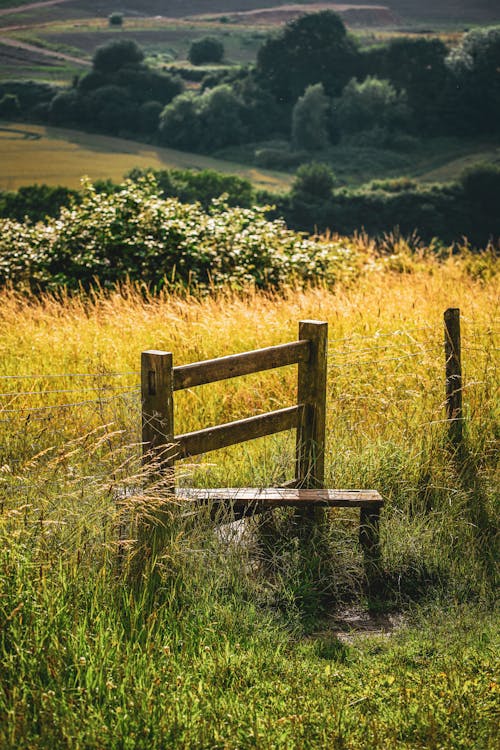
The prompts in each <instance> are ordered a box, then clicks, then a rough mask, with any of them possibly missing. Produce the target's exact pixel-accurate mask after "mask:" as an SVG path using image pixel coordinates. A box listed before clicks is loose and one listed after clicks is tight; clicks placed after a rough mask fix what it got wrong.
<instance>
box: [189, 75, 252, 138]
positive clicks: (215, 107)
mask: <svg viewBox="0 0 500 750" xmlns="http://www.w3.org/2000/svg"><path fill="white" fill-rule="evenodd" d="M199 111H200V117H201V120H202V132H203V138H202V147H203V148H204V149H205V150H207V151H215V150H217V149H219V148H224V147H225V146H231V145H234V144H238V143H242V142H243V141H244V140H245V136H246V128H245V125H244V123H243V112H244V107H243V103H242V102H241V100H240V99H239V97H238V96H237V94H236V93H235V92H234V91H233V89H232V88H231V86H229V85H227V84H223V85H222V86H216V88H214V89H210V90H209V91H207V92H206V93H205V94H203V95H202V96H201V97H200V110H199Z"/></svg>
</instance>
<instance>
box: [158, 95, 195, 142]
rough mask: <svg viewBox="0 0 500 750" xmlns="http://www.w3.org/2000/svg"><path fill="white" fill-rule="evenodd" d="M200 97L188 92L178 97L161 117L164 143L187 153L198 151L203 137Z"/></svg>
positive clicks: (161, 133) (161, 131)
mask: <svg viewBox="0 0 500 750" xmlns="http://www.w3.org/2000/svg"><path fill="white" fill-rule="evenodd" d="M199 99H200V97H199V96H196V94H194V92H192V91H188V92H186V93H184V94H181V95H180V96H176V97H175V99H173V101H172V102H170V104H167V106H166V107H165V108H164V109H163V111H162V113H161V115H160V124H159V132H160V139H161V141H162V143H164V144H165V145H166V146H170V147H171V148H180V149H184V150H186V151H189V150H190V149H191V150H197V149H198V148H199V144H200V141H201V137H202V123H201V119H200V114H199Z"/></svg>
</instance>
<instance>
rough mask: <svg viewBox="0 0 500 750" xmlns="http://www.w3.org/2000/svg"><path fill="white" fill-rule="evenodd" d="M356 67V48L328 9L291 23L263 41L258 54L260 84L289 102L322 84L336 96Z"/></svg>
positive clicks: (338, 19) (353, 74)
mask: <svg viewBox="0 0 500 750" xmlns="http://www.w3.org/2000/svg"><path fill="white" fill-rule="evenodd" d="M358 68H359V53H358V49H357V45H356V43H355V41H354V39H352V38H351V37H350V36H348V35H347V32H346V28H345V26H344V24H343V22H342V20H341V19H340V17H339V16H338V15H337V14H335V13H333V12H332V11H330V10H326V11H321V12H319V13H308V14H306V15H304V16H301V17H300V18H298V19H297V20H295V21H291V22H290V23H289V24H287V25H286V26H285V28H284V29H283V31H281V32H280V33H279V34H278V35H277V36H275V37H270V38H269V39H268V40H267V41H265V42H264V44H263V45H262V47H261V48H260V50H259V52H258V55H257V75H258V78H259V81H260V83H261V85H262V86H263V87H265V88H269V90H270V91H272V92H273V93H274V95H275V96H277V97H280V98H281V99H282V100H283V101H284V102H288V103H293V102H294V101H296V100H297V98H298V97H299V96H301V95H302V93H303V92H304V91H305V89H306V88H307V86H309V85H310V84H314V83H322V84H323V86H324V89H325V92H326V93H327V94H328V95H330V96H338V95H339V94H340V92H341V91H342V88H343V87H344V86H345V84H346V83H347V81H349V80H350V78H352V77H353V76H355V75H356V74H357V72H358Z"/></svg>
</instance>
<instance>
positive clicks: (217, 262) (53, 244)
mask: <svg viewBox="0 0 500 750" xmlns="http://www.w3.org/2000/svg"><path fill="white" fill-rule="evenodd" d="M0 230H1V231H0V282H1V283H5V282H7V281H11V282H13V283H15V284H16V285H19V284H23V283H24V284H26V285H31V286H33V287H38V288H55V287H57V286H59V285H61V284H64V285H67V286H68V287H69V288H73V289H77V288H79V286H81V285H83V286H85V287H88V286H90V285H91V284H92V283H93V282H95V281H96V280H98V281H99V282H100V283H101V284H103V285H108V286H109V285H113V284H115V283H116V282H118V281H121V280H125V279H127V278H130V279H131V280H135V281H140V282H143V283H145V284H150V285H154V286H156V287H159V286H162V285H163V284H164V283H165V279H169V280H175V281H176V282H177V283H180V284H190V285H192V286H193V287H198V288H201V289H203V288H209V287H213V286H221V285H227V284H229V285H230V286H233V287H241V286H245V285H247V284H254V285H256V286H257V287H260V288H272V287H276V286H279V285H282V284H286V283H291V282H303V283H304V282H307V281H310V280H311V281H312V280H316V279H318V278H320V277H321V276H323V275H325V273H326V271H327V266H328V262H329V256H328V253H329V250H328V247H327V246H326V245H323V246H320V245H318V244H317V243H316V242H314V241H311V240H307V239H304V238H303V237H302V236H300V235H297V234H295V233H294V232H291V231H290V230H288V229H287V228H286V226H285V224H284V223H283V221H275V222H270V221H268V220H267V219H266V218H265V210H264V209H255V208H254V209H244V208H228V207H227V206H225V205H224V204H220V203H216V204H213V205H212V206H211V208H210V210H209V211H204V210H203V209H202V208H201V206H200V205H197V204H195V205H185V204H182V203H180V202H179V201H178V200H176V199H173V198H170V199H167V200H163V199H161V198H159V197H158V187H157V185H156V184H155V183H154V182H151V181H149V182H148V181H142V182H140V183H138V184H134V183H132V182H130V181H129V182H126V183H124V184H123V185H122V186H121V187H120V189H119V190H118V191H117V192H115V193H112V194H109V195H107V194H105V193H97V192H96V191H95V189H94V188H93V187H92V186H90V185H89V186H87V189H86V191H85V193H84V195H83V197H82V201H81V204H80V205H74V206H72V207H70V208H63V209H62V211H61V214H60V217H59V218H58V219H48V220H47V221H46V222H45V223H43V224H42V223H39V224H36V225H31V224H20V223H18V222H14V221H11V220H5V219H4V220H1V221H0Z"/></svg>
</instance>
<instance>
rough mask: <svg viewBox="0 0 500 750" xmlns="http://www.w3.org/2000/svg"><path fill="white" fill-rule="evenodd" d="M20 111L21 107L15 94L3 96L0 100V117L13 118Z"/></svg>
mask: <svg viewBox="0 0 500 750" xmlns="http://www.w3.org/2000/svg"><path fill="white" fill-rule="evenodd" d="M20 111H21V106H20V104H19V99H18V97H17V96H16V94H4V95H3V97H2V98H1V99H0V117H7V118H14V117H17V116H18V115H19V113H20Z"/></svg>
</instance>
